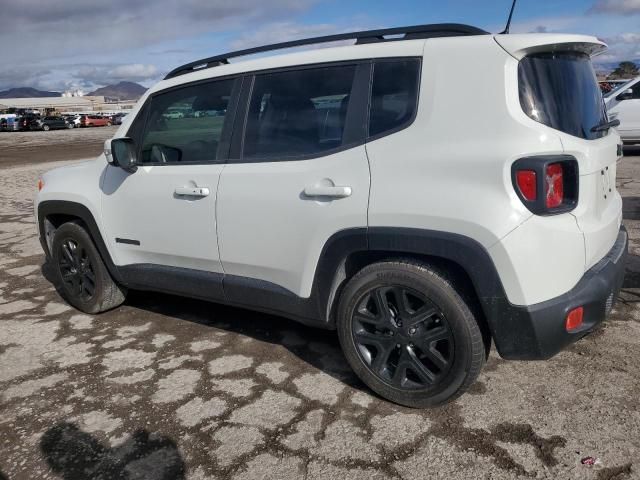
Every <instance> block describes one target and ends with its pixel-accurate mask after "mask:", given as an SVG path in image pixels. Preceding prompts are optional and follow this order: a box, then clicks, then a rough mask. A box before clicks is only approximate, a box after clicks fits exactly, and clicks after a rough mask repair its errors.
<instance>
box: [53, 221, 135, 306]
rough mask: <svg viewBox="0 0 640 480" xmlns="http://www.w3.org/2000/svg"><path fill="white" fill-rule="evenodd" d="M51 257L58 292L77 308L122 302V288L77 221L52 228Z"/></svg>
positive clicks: (123, 297) (117, 304) (124, 295)
mask: <svg viewBox="0 0 640 480" xmlns="http://www.w3.org/2000/svg"><path fill="white" fill-rule="evenodd" d="M51 257H52V263H53V269H54V272H55V276H56V280H57V284H58V285H59V290H60V293H61V295H62V296H63V297H64V299H65V300H66V301H67V302H69V303H70V304H71V305H73V306H74V307H76V308H77V309H78V310H81V311H83V312H85V313H92V314H93V313H99V312H104V311H107V310H111V309H112V308H115V307H117V306H119V305H121V304H122V302H124V299H125V297H126V290H125V289H124V288H122V287H120V286H119V285H118V284H116V282H114V281H113V279H112V278H111V275H110V274H109V271H108V270H107V267H106V266H105V265H104V262H103V261H102V258H101V257H100V254H99V253H98V250H97V249H96V247H95V245H94V244H93V241H92V240H91V237H90V236H89V234H88V233H87V231H86V230H85V229H84V228H83V227H82V225H81V224H80V223H78V222H69V223H65V224H63V225H61V226H60V227H59V228H58V229H57V230H56V232H55V235H54V237H53V243H52V245H51Z"/></svg>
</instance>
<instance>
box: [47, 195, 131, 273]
mask: <svg viewBox="0 0 640 480" xmlns="http://www.w3.org/2000/svg"><path fill="white" fill-rule="evenodd" d="M51 215H68V216H70V217H76V218H78V219H79V220H82V222H83V223H84V224H85V225H86V227H87V229H88V232H87V233H89V236H90V237H91V239H92V240H93V243H94V244H95V246H96V248H97V249H98V252H100V256H101V257H102V261H103V262H104V264H105V265H106V267H107V269H108V270H109V273H110V274H111V276H112V277H113V278H114V279H115V280H116V281H117V282H118V283H124V280H123V278H122V275H120V272H119V270H118V267H117V266H116V265H115V263H114V262H113V259H112V258H111V254H110V253H109V249H108V248H107V245H106V243H105V241H104V239H103V236H102V233H101V232H100V228H99V227H98V224H97V222H96V220H95V218H94V215H93V213H92V212H91V210H89V208H88V207H87V206H86V205H83V204H81V203H78V202H71V201H68V200H44V201H42V202H40V203H39V204H38V230H39V232H40V244H41V245H42V249H43V250H44V252H45V254H46V255H47V256H50V255H51V253H50V252H49V248H48V245H47V240H46V230H45V223H44V222H45V220H46V218H47V217H49V216H51Z"/></svg>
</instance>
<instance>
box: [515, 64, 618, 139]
mask: <svg viewBox="0 0 640 480" xmlns="http://www.w3.org/2000/svg"><path fill="white" fill-rule="evenodd" d="M518 80H519V87H520V104H521V105H522V109H523V110H524V112H525V113H526V114H527V115H528V116H529V117H531V118H532V119H533V120H535V121H537V122H540V123H543V124H545V125H547V126H549V127H551V128H555V129H556V130H560V131H562V132H565V133H568V134H569V135H573V136H576V137H580V138H586V139H589V140H592V139H596V138H600V137H602V136H604V135H606V134H607V132H606V130H605V131H596V132H592V131H591V129H592V128H593V127H596V126H598V125H602V124H604V123H606V122H607V114H606V110H605V107H604V101H603V98H602V94H601V93H600V87H599V86H598V81H597V80H596V75H595V72H594V70H593V66H592V65H591V59H590V57H589V55H587V54H584V53H579V52H555V53H537V54H534V55H529V56H527V57H525V58H524V59H522V61H521V62H520V64H519V66H518Z"/></svg>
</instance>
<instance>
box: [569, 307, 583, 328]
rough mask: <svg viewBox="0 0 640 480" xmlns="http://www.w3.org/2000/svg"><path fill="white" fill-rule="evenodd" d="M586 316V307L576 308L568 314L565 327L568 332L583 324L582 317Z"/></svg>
mask: <svg viewBox="0 0 640 480" xmlns="http://www.w3.org/2000/svg"><path fill="white" fill-rule="evenodd" d="M583 316H584V308H583V307H578V308H574V309H573V310H571V311H570V312H569V314H568V315H567V321H566V322H565V328H566V329H567V332H571V331H573V330H577V329H578V328H580V327H581V326H582V317H583Z"/></svg>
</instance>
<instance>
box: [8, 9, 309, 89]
mask: <svg viewBox="0 0 640 480" xmlns="http://www.w3.org/2000/svg"><path fill="white" fill-rule="evenodd" d="M315 1H316V0H269V1H264V0H233V1H228V0H181V1H180V2H176V1H175V0H154V1H153V2H149V1H143V0H108V1H102V2H89V1H81V2H78V1H77V0H55V1H42V0H19V1H9V2H2V7H1V11H2V13H1V14H0V45H3V46H4V47H5V48H3V49H2V63H3V70H5V71H3V72H0V89H3V88H7V87H13V86H22V85H28V84H40V85H41V84H43V83H44V80H43V79H42V78H37V77H35V76H34V75H33V74H31V75H30V74H29V73H30V72H32V71H33V68H32V66H33V65H40V66H43V65H46V68H47V69H48V70H52V71H56V72H58V75H57V78H58V80H57V83H58V84H59V85H60V86H61V87H62V84H63V79H64V71H63V68H65V67H64V66H65V65H69V64H73V63H80V62H82V63H85V64H88V65H93V66H95V68H96V69H97V70H105V68H104V67H103V66H102V65H101V64H104V63H106V62H112V63H127V64H135V65H137V66H136V67H131V66H124V67H120V69H119V70H114V69H115V68H116V67H115V66H112V69H111V70H108V71H107V72H106V73H108V74H109V75H111V77H124V76H126V75H128V74H131V76H130V77H129V78H127V79H131V80H136V79H144V78H150V77H153V76H154V74H155V72H154V71H153V70H152V68H155V67H153V66H149V65H138V64H139V63H143V62H144V61H145V60H147V59H148V57H146V56H145V57H141V56H140V57H136V53H134V52H138V55H142V54H141V53H140V52H141V51H142V49H144V48H147V47H150V48H153V47H155V46H158V47H160V48H159V49H160V50H161V51H162V50H171V49H175V46H176V45H175V44H176V43H179V42H180V41H185V40H190V39H194V38H197V37H198V36H199V35H203V34H210V33H216V32H226V31H229V30H232V29H237V28H241V27H242V26H244V25H247V24H257V25H263V24H266V23H268V22H270V21H276V20H279V19H283V18H288V17H292V16H294V15H297V14H299V13H301V12H304V11H306V10H307V9H308V8H309V7H310V6H311V5H312V4H313V3H314V2H315ZM16 38H19V39H20V40H19V41H16ZM7 45H10V48H6V46H7ZM213 48H214V46H212V49H213ZM118 59H119V60H120V62H118ZM114 60H115V62H114ZM155 60H156V59H154V61H155ZM6 65H10V66H11V67H10V68H9V69H10V70H12V71H13V72H14V73H15V72H21V73H22V74H23V75H24V77H22V78H21V77H20V76H16V75H8V74H6V70H8V69H7V67H6ZM42 68H45V67H42ZM89 73H91V71H90V70H89ZM52 77H56V75H53V76H52ZM93 79H95V80H98V79H96V78H92V80H93ZM123 79H124V78H123ZM84 80H86V79H84ZM84 80H83V79H79V81H80V82H83V81H84ZM52 81H54V83H55V81H56V80H55V79H54V78H52ZM102 84H104V82H102Z"/></svg>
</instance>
